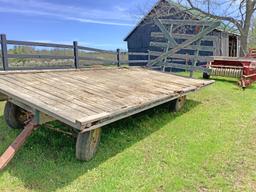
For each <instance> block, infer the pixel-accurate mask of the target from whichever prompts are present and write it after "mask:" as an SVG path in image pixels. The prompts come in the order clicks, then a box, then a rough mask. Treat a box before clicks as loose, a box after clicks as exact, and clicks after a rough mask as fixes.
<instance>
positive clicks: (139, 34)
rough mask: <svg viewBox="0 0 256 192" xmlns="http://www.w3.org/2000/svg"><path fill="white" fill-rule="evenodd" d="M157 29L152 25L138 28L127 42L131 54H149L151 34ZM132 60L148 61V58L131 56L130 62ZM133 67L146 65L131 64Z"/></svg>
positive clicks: (143, 25)
mask: <svg viewBox="0 0 256 192" xmlns="http://www.w3.org/2000/svg"><path fill="white" fill-rule="evenodd" d="M157 30H158V29H157V27H156V26H154V25H152V24H141V25H140V26H138V27H137V29H136V31H134V32H133V33H132V34H131V36H130V37H129V38H128V40H127V45H128V51H129V52H144V53H147V52H148V50H149V49H150V46H149V43H150V38H151V32H153V31H157ZM132 60H148V57H147V56H140V55H129V61H132ZM130 65H131V66H145V65H146V63H139V64H138V63H130Z"/></svg>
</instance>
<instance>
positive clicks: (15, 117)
mask: <svg viewBox="0 0 256 192" xmlns="http://www.w3.org/2000/svg"><path fill="white" fill-rule="evenodd" d="M4 119H5V122H6V123H7V125H8V126H9V127H10V128H12V129H23V128H24V126H25V122H26V121H27V120H28V119H29V114H28V112H27V111H26V110H24V109H22V108H20V107H19V106H17V105H15V104H13V103H11V102H9V101H7V102H6V104H5V108H4Z"/></svg>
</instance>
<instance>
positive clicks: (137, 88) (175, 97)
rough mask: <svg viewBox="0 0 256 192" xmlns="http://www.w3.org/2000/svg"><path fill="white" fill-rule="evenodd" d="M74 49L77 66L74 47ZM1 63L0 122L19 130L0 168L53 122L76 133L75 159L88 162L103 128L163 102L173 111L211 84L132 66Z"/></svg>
mask: <svg viewBox="0 0 256 192" xmlns="http://www.w3.org/2000/svg"><path fill="white" fill-rule="evenodd" d="M2 40H3V39H2ZM10 43H14V42H13V41H10ZM15 43H20V44H28V43H27V42H15ZM37 45H41V46H46V45H45V44H43V43H40V44H39V43H38V44H37ZM51 46H58V47H60V45H53V44H51ZM2 47H3V46H2ZM65 47H66V46H65ZM74 50H75V51H74V53H75V54H74V57H72V58H73V59H75V64H76V66H77V61H78V54H77V53H78V52H77V46H75V43H74ZM90 50H91V49H90ZM2 55H3V56H5V55H6V53H4V52H3V54H2ZM7 56H9V57H14V56H13V55H7ZM15 57H18V56H15ZM23 57H24V56H23ZM27 57H28V56H27ZM34 57H35V56H33V58H34ZM44 57H46V56H44ZM51 58H53V56H51ZM118 58H119V56H118ZM4 59H5V60H4ZM4 59H3V61H5V62H6V61H7V60H6V58H4ZM117 64H118V66H119V64H120V61H118V62H117ZM4 65H5V68H6V70H4V71H1V72H0V99H1V101H6V105H5V109H4V118H5V121H6V123H7V124H8V126H9V127H11V128H19V129H21V130H22V132H21V133H20V135H19V136H18V137H17V138H16V139H15V141H14V142H13V143H12V144H11V145H10V146H9V147H8V149H7V150H6V151H5V152H4V154H3V155H2V156H1V157H0V170H2V169H3V168H4V167H5V166H6V165H7V164H8V163H9V162H10V160H11V159H12V158H13V156H14V155H15V153H16V152H17V150H18V149H19V148H20V147H21V146H22V144H23V143H24V142H25V140H26V138H27V137H29V136H30V135H31V133H32V132H33V130H36V129H37V128H38V127H39V125H42V124H45V123H47V122H50V121H54V120H58V121H60V122H62V123H64V124H66V125H69V126H70V129H72V130H74V131H75V132H76V133H77V142H76V157H77V159H79V160H85V161H88V160H90V159H92V158H93V156H94V155H95V152H96V149H97V146H98V144H99V140H100V134H101V127H102V126H104V125H107V124H109V123H112V122H114V121H117V120H120V119H122V118H125V117H128V116H131V115H133V114H136V113H139V112H142V111H144V110H147V109H150V108H153V107H155V106H158V105H161V104H164V103H169V105H170V106H171V108H172V110H174V111H178V110H180V109H181V108H182V107H183V105H184V103H185V100H186V95H187V94H188V93H190V92H193V91H196V90H198V89H200V88H202V87H205V86H207V85H209V84H212V83H213V81H211V80H210V81H209V80H196V79H191V78H185V77H180V76H176V75H172V74H167V73H163V72H158V71H154V70H150V69H148V68H137V67H134V68H126V67H103V68H78V67H76V68H75V67H73V69H72V68H69V69H43V70H42V69H41V70H8V65H6V63H4Z"/></svg>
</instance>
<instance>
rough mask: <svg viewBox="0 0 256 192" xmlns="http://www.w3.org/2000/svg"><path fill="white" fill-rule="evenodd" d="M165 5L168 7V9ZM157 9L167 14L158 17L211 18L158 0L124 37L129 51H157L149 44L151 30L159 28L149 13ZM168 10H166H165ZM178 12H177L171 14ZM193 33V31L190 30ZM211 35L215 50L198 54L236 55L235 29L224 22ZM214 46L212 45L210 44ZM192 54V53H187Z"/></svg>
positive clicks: (133, 57)
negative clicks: (214, 40)
mask: <svg viewBox="0 0 256 192" xmlns="http://www.w3.org/2000/svg"><path fill="white" fill-rule="evenodd" d="M165 7H168V9H167V8H166V10H165ZM158 10H160V11H163V12H165V13H167V15H161V12H160V15H161V16H160V17H162V18H165V19H172V20H173V19H193V20H201V19H204V20H210V21H211V20H212V19H211V18H205V17H203V16H202V14H200V13H198V12H196V11H194V10H191V9H188V8H186V7H183V6H181V5H179V4H177V3H174V2H172V1H167V0H160V1H158V2H157V4H156V5H155V6H154V7H153V8H152V9H151V10H150V11H149V13H148V14H147V15H146V16H145V17H144V18H143V19H142V20H141V21H140V22H139V24H138V25H137V26H135V28H134V29H133V30H132V31H131V32H130V33H129V34H128V36H127V37H126V38H125V41H127V45H128V50H129V52H147V51H148V50H150V51H158V50H157V49H158V48H156V47H152V46H151V45H152V44H151V43H150V42H151V40H152V37H151V34H152V32H158V31H159V28H158V27H157V26H156V25H155V24H154V23H153V22H152V17H151V15H153V14H159V13H158ZM167 10H168V11H169V12H166V11H167ZM175 12H180V13H179V14H173V13H175ZM191 34H193V31H192V32H191ZM211 35H214V36H216V37H217V38H218V43H217V45H215V46H216V47H215V51H214V52H212V53H206V52H204V53H203V52H200V55H205V54H206V55H209V56H210V55H223V56H236V55H237V54H238V50H239V48H238V46H239V41H238V37H239V35H238V34H237V31H234V30H233V31H231V29H229V28H228V27H227V26H226V25H225V24H224V23H222V24H221V25H220V26H219V27H217V28H216V29H215V30H214V31H213V32H212V33H211ZM212 46H214V45H212ZM189 54H193V53H189ZM129 59H130V60H146V59H147V58H146V56H130V57H129Z"/></svg>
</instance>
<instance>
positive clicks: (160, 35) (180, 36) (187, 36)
mask: <svg viewBox="0 0 256 192" xmlns="http://www.w3.org/2000/svg"><path fill="white" fill-rule="evenodd" d="M172 36H173V37H174V38H175V39H186V40H187V39H190V38H192V37H194V36H195V34H193V35H192V34H179V33H173V34H172ZM151 37H155V38H164V37H165V36H164V34H163V33H162V32H152V33H151ZM216 40H217V37H216V36H210V35H207V36H205V37H204V38H202V41H216Z"/></svg>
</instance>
